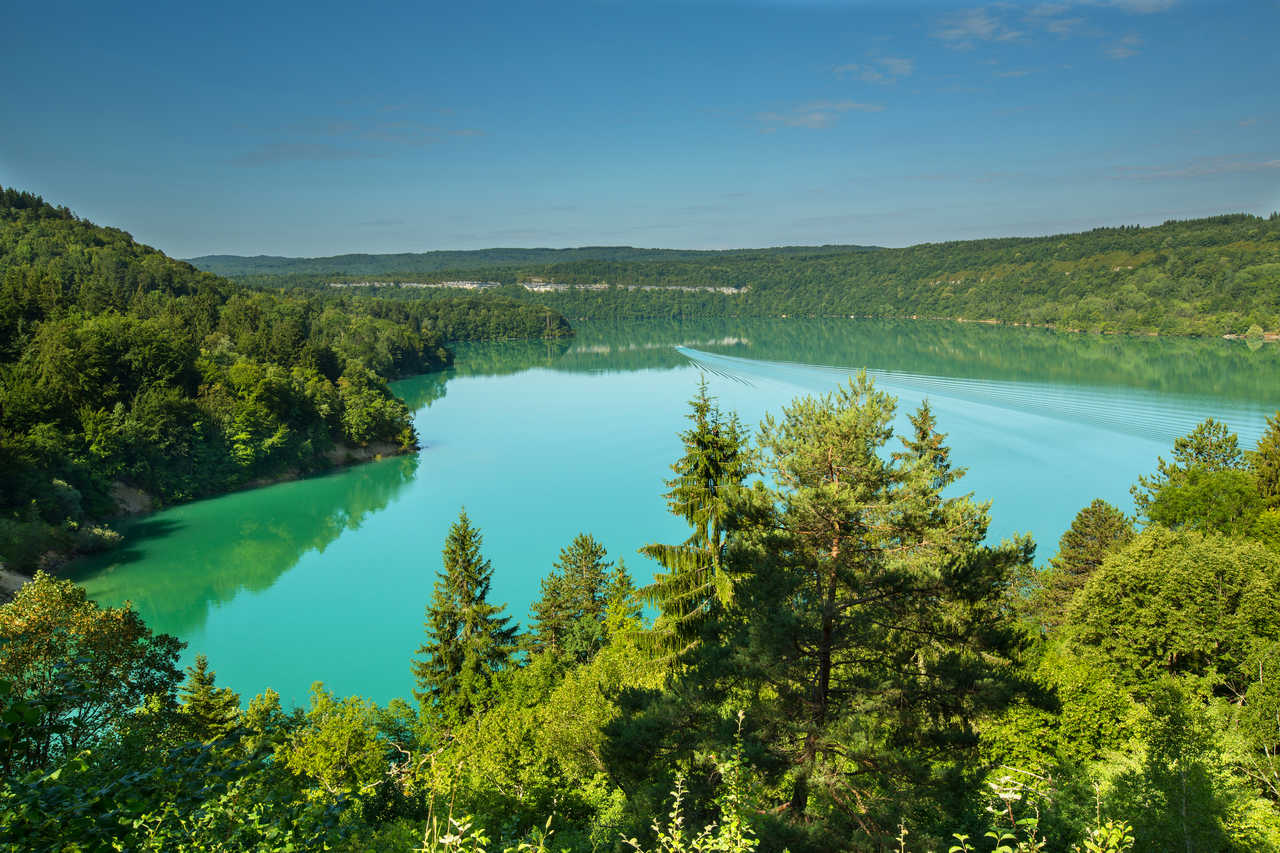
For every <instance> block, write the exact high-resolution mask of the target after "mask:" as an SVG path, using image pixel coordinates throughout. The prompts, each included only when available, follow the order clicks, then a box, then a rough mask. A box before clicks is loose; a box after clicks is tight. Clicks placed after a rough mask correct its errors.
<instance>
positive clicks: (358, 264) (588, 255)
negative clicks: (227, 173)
mask: <svg viewBox="0 0 1280 853" xmlns="http://www.w3.org/2000/svg"><path fill="white" fill-rule="evenodd" d="M878 248H879V247H877V246H854V245H847V246H846V245H827V246H779V247H774V248H767V249H637V248H635V247H633V246H581V247H578V248H573V249H547V248H537V249H517V248H494V249H475V250H469V251H462V250H459V251H450V250H442V251H434V252H400V253H395V254H348V255H332V256H329V257H323V258H289V257H281V256H279V255H253V256H245V255H202V256H201V257H198V258H188V259H187V263H189V264H191V265H192V266H195V267H197V268H199V269H202V270H205V271H206V272H211V273H216V274H217V275H224V276H243V275H289V274H319V275H377V274H385V273H403V274H415V273H433V272H443V271H445V270H467V269H480V268H491V267H501V266H518V265H521V264H558V263H569V262H574V261H611V262H636V261H667V262H670V261H706V260H715V259H718V258H734V259H740V258H763V257H782V256H795V255H801V256H818V255H835V254H848V253H850V252H871V251H876V250H877V249H878Z"/></svg>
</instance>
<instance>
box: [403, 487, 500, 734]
mask: <svg viewBox="0 0 1280 853" xmlns="http://www.w3.org/2000/svg"><path fill="white" fill-rule="evenodd" d="M481 543H482V537H481V535H480V531H479V530H477V529H476V528H474V527H472V526H471V519H469V518H468V517H467V513H466V510H463V511H461V512H460V513H459V514H458V520H457V521H455V522H454V523H453V525H452V526H450V528H449V535H448V537H447V538H446V539H445V546H444V553H443V559H444V571H443V572H441V573H439V574H438V576H437V580H436V584H435V593H434V595H433V597H432V600H431V603H430V604H429V605H428V606H427V620H426V625H425V627H426V630H427V640H426V642H424V643H423V644H422V645H421V646H420V647H419V648H418V655H420V656H421V658H422V659H421V660H416V661H414V663H413V667H412V669H413V675H414V678H415V679H416V680H417V687H416V688H415V690H414V691H413V695H414V696H415V697H416V698H417V700H418V702H419V703H420V704H421V705H422V707H423V711H424V713H425V714H426V715H427V716H429V717H431V718H433V719H436V720H438V721H439V722H440V723H441V724H442V725H444V726H446V727H451V726H457V725H459V724H461V723H464V722H466V720H467V719H468V718H470V717H471V716H472V715H473V714H475V713H476V712H478V711H480V710H482V709H483V708H484V707H485V706H486V705H487V704H488V702H489V699H490V696H491V694H492V691H493V689H494V687H495V684H496V681H497V678H498V676H499V675H500V674H501V673H502V672H503V671H505V670H506V669H508V668H509V667H510V666H511V663H512V662H511V653H512V652H513V651H514V650H515V637H516V628H515V627H514V626H512V625H510V624H509V623H510V621H511V620H510V617H508V616H502V615H500V614H501V613H502V610H503V609H504V607H505V605H493V604H490V603H489V587H490V584H491V583H492V578H493V567H492V566H491V565H490V564H489V561H488V560H487V559H485V558H484V557H483V556H482V555H481V553H480V546H481Z"/></svg>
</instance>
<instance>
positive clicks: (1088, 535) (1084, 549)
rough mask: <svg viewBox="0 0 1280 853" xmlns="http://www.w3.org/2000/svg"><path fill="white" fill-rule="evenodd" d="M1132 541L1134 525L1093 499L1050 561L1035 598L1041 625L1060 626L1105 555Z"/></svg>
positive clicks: (1059, 544) (1059, 541)
mask: <svg viewBox="0 0 1280 853" xmlns="http://www.w3.org/2000/svg"><path fill="white" fill-rule="evenodd" d="M1131 539H1133V522H1131V521H1130V520H1129V519H1128V518H1127V517H1125V514H1124V513H1122V512H1121V511H1120V510H1118V509H1116V508H1115V507H1114V506H1112V505H1111V504H1109V503H1107V502H1106V501H1104V500H1102V499H1101V498H1098V499H1095V500H1094V501H1093V502H1092V503H1091V504H1089V505H1088V506H1087V507H1085V508H1084V509H1082V510H1080V512H1078V513H1076V517H1075V518H1074V519H1073V520H1072V521H1071V526H1070V527H1069V528H1067V531H1066V532H1065V533H1063V534H1062V538H1061V539H1060V540H1058V554H1057V556H1055V557H1054V558H1053V559H1052V560H1050V561H1049V565H1050V569H1049V570H1048V573H1047V575H1046V576H1045V578H1044V580H1043V587H1042V588H1041V589H1040V590H1039V592H1038V593H1037V595H1036V597H1035V610H1036V612H1037V616H1038V618H1039V620H1040V622H1041V623H1042V624H1043V625H1045V626H1048V627H1053V626H1056V625H1059V624H1060V623H1061V622H1062V618H1063V614H1064V613H1065V611H1066V607H1067V604H1069V603H1070V601H1071V598H1072V596H1074V595H1075V594H1076V592H1077V591H1078V590H1079V589H1080V588H1081V587H1083V586H1084V585H1085V582H1086V581H1088V580H1089V578H1091V577H1093V575H1094V574H1095V573H1096V572H1097V571H1098V568H1099V567H1100V566H1101V565H1102V561H1103V559H1105V558H1106V556H1107V554H1110V553H1111V552H1113V551H1117V550H1119V549H1120V548H1122V547H1124V546H1125V545H1126V544H1128V543H1129V541H1130V540H1131Z"/></svg>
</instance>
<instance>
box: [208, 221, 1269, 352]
mask: <svg viewBox="0 0 1280 853" xmlns="http://www.w3.org/2000/svg"><path fill="white" fill-rule="evenodd" d="M566 251H568V250H566ZM572 251H573V252H576V253H578V254H577V256H575V257H573V258H572V259H562V260H557V261H551V260H549V259H540V260H542V262H540V263H539V262H535V261H534V259H533V258H531V259H530V260H529V262H526V263H523V264H519V263H515V262H511V263H504V264H501V265H488V266H483V265H480V266H470V267H467V268H466V269H462V268H458V269H456V270H452V271H441V272H439V273H433V274H431V275H430V276H429V278H428V279H427V280H449V279H452V278H459V277H464V278H466V277H469V278H477V277H479V278H484V279H487V280H493V281H499V282H502V283H504V284H506V285H508V287H506V288H504V289H503V292H504V293H506V294H508V295H510V296H511V297H512V298H516V299H526V300H530V299H536V300H538V301H540V302H543V303H545V304H547V305H550V306H551V307H553V308H555V309H556V310H558V311H560V312H561V313H563V314H564V315H565V316H567V317H570V318H572V319H588V320H593V321H597V320H628V319H641V318H644V319H667V318H692V317H709V316H751V317H767V316H772V317H777V316H779V315H787V316H788V317H798V316H804V317H832V316H835V317H841V316H843V317H848V316H857V317H880V318H912V317H927V318H949V319H957V318H962V319H967V320H994V321H999V322H1002V323H1022V324H1030V325H1037V326H1044V325H1049V326H1054V327H1057V328H1061V329H1081V330H1087V331H1097V332H1133V333H1138V332H1146V333H1149V332H1158V333H1160V334H1173V335H1224V334H1237V335H1246V334H1249V332H1250V330H1251V329H1254V328H1255V327H1256V332H1255V334H1257V335H1258V336H1259V337H1260V336H1261V334H1262V333H1263V332H1267V331H1270V332H1276V331H1280V301H1278V300H1280V296H1278V295H1277V294H1278V293H1280V290H1278V289H1277V286H1276V285H1277V283H1278V282H1280V214H1272V215H1271V216H1269V217H1265V218H1264V217H1259V216H1252V215H1248V214H1229V215H1223V216H1214V217H1208V218H1204V219H1192V220H1183V221H1176V220H1170V221H1168V222H1165V223H1164V224H1162V225H1158V226H1153V227H1149V228H1143V227H1138V226H1124V227H1119V228H1095V229H1093V230H1091V231H1086V232H1082V233H1078V234H1058V235H1052V236H1046V237H1026V238H996V239H987V240H964V241H953V242H945V243H925V244H921V245H916V246H909V247H907V248H902V249H879V248H873V247H862V246H822V247H788V248H785V249H760V250H751V251H745V250H744V251H741V252H716V253H702V254H699V255H696V256H693V257H689V256H682V255H680V254H679V253H676V252H671V253H669V254H667V255H659V256H644V255H636V256H626V255H625V254H623V255H619V254H618V253H606V252H603V251H600V252H597V251H596V250H592V249H579V250H572ZM366 257H367V258H368V259H369V260H368V262H367V265H362V264H355V265H354V266H344V267H341V268H340V269H341V270H342V271H343V272H342V275H336V276H335V275H334V273H336V272H337V271H338V269H339V268H336V267H335V268H334V270H332V271H330V272H327V273H326V274H325V275H320V274H318V273H317V272H314V271H302V270H304V269H306V268H305V267H290V268H288V269H287V270H285V269H277V270H273V271H272V272H271V273H264V272H263V271H261V270H260V269H259V270H253V271H250V270H249V269H248V268H242V271H240V272H238V273H237V277H238V279H239V280H241V281H243V282H246V283H252V284H254V285H255V286H266V287H282V286H287V287H311V288H317V287H323V286H325V285H326V284H327V282H329V281H333V280H335V278H343V277H347V278H350V277H352V276H356V277H358V276H359V275H371V274H377V275H379V276H381V277H383V278H389V279H392V280H400V281H421V280H424V279H423V277H422V275H421V274H417V275H415V274H414V273H413V272H412V271H411V270H409V269H395V268H394V267H395V263H396V262H395V261H393V260H392V259H393V258H397V257H399V256H378V255H375V256H366ZM316 260H317V262H319V261H321V260H325V259H316ZM211 268H212V267H211ZM531 278H542V279H546V280H550V281H557V282H565V283H572V284H596V283H600V282H605V283H608V284H609V285H612V287H610V288H608V289H606V290H568V291H558V292H552V293H538V294H531V293H529V292H528V291H527V290H525V289H524V288H522V287H519V286H517V283H518V282H521V281H526V280H529V279H531ZM634 286H646V287H657V288H662V287H673V288H674V287H729V288H735V289H737V290H738V291H739V292H738V293H736V294H722V293H712V292H687V291H679V290H665V291H664V290H661V289H658V290H634V289H627V287H634Z"/></svg>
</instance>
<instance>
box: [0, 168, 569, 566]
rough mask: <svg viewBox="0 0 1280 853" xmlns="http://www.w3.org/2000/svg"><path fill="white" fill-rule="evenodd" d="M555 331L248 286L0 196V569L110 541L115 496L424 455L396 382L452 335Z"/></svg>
mask: <svg viewBox="0 0 1280 853" xmlns="http://www.w3.org/2000/svg"><path fill="white" fill-rule="evenodd" d="M548 330H550V331H549V332H548ZM548 333H550V334H567V333H569V330H568V325H567V323H566V322H565V321H564V319H563V318H562V317H559V315H554V314H552V313H551V312H549V311H547V309H545V308H542V307H540V306H534V305H530V304H528V303H527V302H515V301H512V300H509V299H507V300H504V299H501V298H496V297H492V298H491V297H484V298H477V297H473V296H467V295H457V294H442V295H441V297H440V298H433V299H425V298H424V299H419V300H416V301H408V300H401V299H376V298H368V297H367V296H354V295H351V294H344V293H325V294H321V295H316V294H284V293H278V292H273V293H262V292H253V291H249V290H246V289H244V288H242V287H239V286H236V285H232V284H231V283H229V282H227V281H225V280H222V279H219V278H217V277H216V276H213V275H210V274H208V273H202V272H199V271H198V270H196V269H195V268H194V267H192V266H190V265H189V264H186V263H183V262H180V261H174V260H172V259H170V258H167V257H165V256H164V255H163V254H161V253H159V252H157V251H155V250H154V249H151V248H149V247H146V246H141V245H139V244H137V243H135V242H134V241H133V240H132V239H131V238H130V237H129V235H128V234H126V233H124V232H123V231H119V230H116V229H111V228H101V227H98V226H95V225H93V224H91V223H89V222H86V221H84V220H81V219H78V218H76V217H74V216H72V215H70V214H69V213H68V212H67V211H66V210H65V208H54V207H51V206H49V205H47V204H45V203H44V202H43V201H42V200H41V199H39V198H38V197H36V196H30V195H29V194H23V193H17V192H15V191H12V190H3V191H2V192H0V477H3V480H4V482H5V485H6V488H5V489H4V490H2V491H0V559H2V560H4V561H5V562H6V563H7V564H9V565H10V566H11V567H13V568H16V569H18V570H21V571H28V572H29V571H32V570H34V569H35V568H37V567H39V566H40V565H41V561H42V560H44V559H45V555H46V554H47V553H49V552H51V551H56V552H61V553H62V554H67V553H72V552H76V551H86V550H92V549H93V548H95V547H100V546H101V545H103V544H109V541H110V539H111V536H110V535H101V536H98V535H91V534H90V535H82V533H81V531H82V529H85V528H87V529H89V530H94V529H98V528H95V527H94V525H93V523H92V522H93V520H94V519H102V518H106V517H110V516H114V515H117V514H119V511H120V508H119V507H118V506H117V504H116V500H115V499H114V498H113V493H114V492H116V491H118V490H119V489H120V488H121V487H122V486H127V487H132V488H136V489H140V490H142V492H144V493H146V495H147V496H149V498H150V499H154V500H148V501H147V502H148V503H153V502H154V501H158V502H159V503H161V504H168V503H175V502H179V501H186V500H191V499H193V498H197V497H203V496H207V495H213V494H218V493H221V492H225V491H227V490H230V489H234V488H237V487H240V486H244V485H246V484H249V483H252V482H255V481H260V480H263V479H269V478H275V477H280V476H282V475H294V474H296V473H298V472H310V471H315V470H319V469H322V468H326V467H329V466H331V465H332V464H334V463H335V462H338V463H340V462H342V461H343V460H344V459H345V457H346V454H345V453H344V452H343V451H344V450H345V447H344V446H347V447H350V446H355V447H365V446H368V445H374V446H375V452H383V451H382V450H381V449H380V448H381V447H382V446H383V445H385V446H386V450H387V451H396V450H409V449H413V448H416V446H417V438H416V436H415V434H414V431H413V427H412V425H411V422H410V413H409V411H408V409H407V408H406V407H405V405H404V404H403V403H402V402H401V401H399V400H397V399H395V398H394V397H393V396H392V395H391V393H390V392H389V391H388V389H387V385H386V381H387V380H388V379H391V378H395V377H399V376H406V375H409V374H413V373H421V372H423V371H427V370H434V369H437V368H441V367H444V366H447V365H448V364H449V363H450V362H451V361H452V354H451V353H450V352H449V351H448V350H447V349H446V348H445V346H444V344H443V341H444V340H445V338H446V337H448V338H457V339H481V338H493V337H511V336H526V337H527V336H533V337H541V336H543V335H544V334H548Z"/></svg>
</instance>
